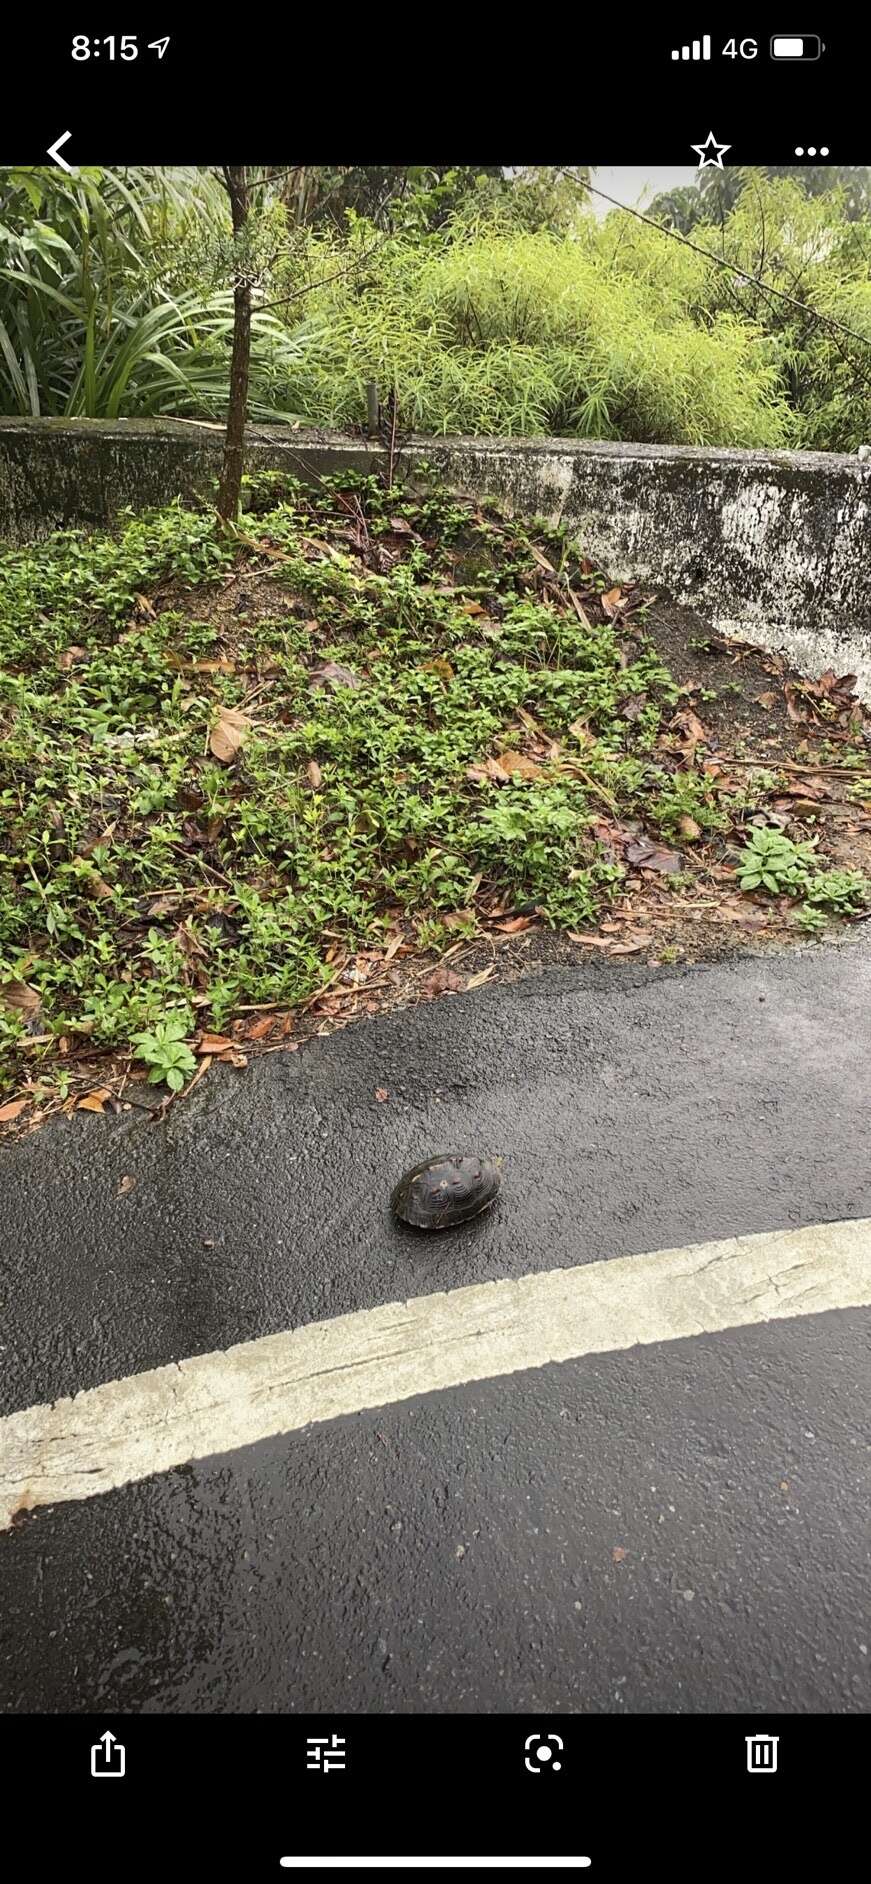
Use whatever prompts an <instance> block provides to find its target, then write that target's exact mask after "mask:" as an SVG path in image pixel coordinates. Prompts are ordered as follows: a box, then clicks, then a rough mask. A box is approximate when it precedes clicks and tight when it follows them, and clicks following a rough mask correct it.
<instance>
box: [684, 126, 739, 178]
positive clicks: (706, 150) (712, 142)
mask: <svg viewBox="0 0 871 1884" xmlns="http://www.w3.org/2000/svg"><path fill="white" fill-rule="evenodd" d="M690 149H691V150H695V151H698V154H699V164H698V167H699V169H700V170H706V169H707V167H708V165H709V164H711V165H713V166H714V167H715V168H716V169H717V170H722V168H723V158H724V157H725V155H726V152H727V150H731V149H732V146H731V144H718V143H717V140H716V138H715V136H714V133H713V131H709V132H708V135H707V137H706V138H705V141H704V144H691V145H690Z"/></svg>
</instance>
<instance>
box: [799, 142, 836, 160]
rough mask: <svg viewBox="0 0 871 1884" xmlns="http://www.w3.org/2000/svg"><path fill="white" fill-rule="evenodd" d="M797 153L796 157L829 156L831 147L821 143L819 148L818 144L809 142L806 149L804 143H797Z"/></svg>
mask: <svg viewBox="0 0 871 1884" xmlns="http://www.w3.org/2000/svg"><path fill="white" fill-rule="evenodd" d="M795 154H796V157H828V154H829V147H828V144H821V145H820V148H819V150H817V147H816V144H809V145H808V147H807V149H805V147H804V145H803V144H796V147H795Z"/></svg>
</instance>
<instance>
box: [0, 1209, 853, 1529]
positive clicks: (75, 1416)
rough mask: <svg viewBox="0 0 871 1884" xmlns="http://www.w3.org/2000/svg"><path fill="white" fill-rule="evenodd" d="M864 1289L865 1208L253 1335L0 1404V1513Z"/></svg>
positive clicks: (848, 1297)
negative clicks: (18, 1407) (53, 1394)
mask: <svg viewBox="0 0 871 1884" xmlns="http://www.w3.org/2000/svg"><path fill="white" fill-rule="evenodd" d="M860 1307H865V1308H867V1307H871V1218H858V1219H850V1220H848V1221H845V1222H841V1223H819V1224H811V1225H807V1226H806V1227H804V1228H803V1229H798V1230H777V1231H772V1232H766V1233H764V1234H762V1235H758V1236H741V1237H730V1238H728V1239H726V1240H725V1241H722V1242H716V1243H696V1244H690V1245H688V1246H687V1247H686V1248H684V1249H666V1250H656V1251H654V1252H653V1253H652V1254H649V1255H641V1256H620V1257H615V1258H613V1259H612V1260H610V1261H602V1262H592V1263H586V1264H583V1265H581V1266H579V1267H578V1268H574V1269H552V1270H547V1271H545V1272H544V1273H543V1274H540V1275H528V1276H520V1277H518V1278H514V1279H508V1280H504V1281H501V1282H485V1283H482V1284H477V1285H475V1286H473V1287H470V1288H464V1289H453V1290H452V1291H451V1292H450V1293H449V1294H446V1295H445V1294H443V1295H423V1296H417V1297H416V1298H414V1299H413V1300H412V1301H409V1302H386V1303H384V1304H383V1306H382V1307H380V1308H368V1309H362V1310H360V1312H359V1313H357V1314H353V1315H339V1316H337V1317H336V1319H335V1320H333V1321H321V1322H313V1323H310V1324H308V1325H307V1326H305V1327H302V1328H296V1329H292V1330H290V1331H289V1332H287V1333H285V1334H276V1335H265V1336H263V1337H262V1338H261V1339H260V1340H258V1341H246V1342H243V1343H241V1344H240V1345H239V1346H237V1347H232V1348H227V1349H226V1350H225V1351H220V1352H217V1353H214V1354H198V1355H194V1356H193V1357H192V1358H191V1359H190V1360H185V1361H181V1362H178V1363H174V1364H173V1365H171V1366H169V1367H156V1368H153V1369H152V1370H151V1371H150V1372H149V1373H146V1374H132V1375H130V1376H129V1377H128V1378H127V1379H126V1380H113V1381H109V1382H108V1383H107V1384H106V1385H105V1386H102V1387H94V1388H92V1389H91V1390H89V1391H88V1392H86V1393H79V1394H76V1395H75V1396H74V1397H73V1398H72V1399H69V1400H57V1401H56V1402H55V1403H54V1405H52V1406H33V1407H28V1408H27V1409H26V1410H25V1411H23V1412H20V1413H11V1414H9V1415H8V1416H7V1417H6V1418H5V1419H2V1420H0V1529H2V1528H5V1527H6V1526H8V1524H9V1523H10V1522H11V1520H12V1519H13V1517H14V1516H15V1515H16V1513H17V1512H20V1511H27V1510H31V1509H32V1508H33V1507H34V1506H36V1505H54V1504H58V1503H60V1502H62V1501H63V1500H66V1499H73V1498H92V1497H94V1496H95V1494H96V1493H98V1492H104V1491H109V1490H111V1489H112V1488H113V1487H114V1486H117V1485H126V1484H129V1483H131V1482H132V1481H133V1480H135V1479H143V1478H148V1477H150V1475H151V1474H152V1473H154V1472H166V1471H169V1470H170V1469H171V1468H172V1467H173V1466H178V1465H185V1464H187V1463H188V1461H190V1460H192V1459H204V1458H209V1457H210V1456H212V1455H214V1454H216V1453H224V1452H232V1451H234V1450H235V1449H236V1448H237V1447H239V1446H249V1445H251V1444H252V1443H253V1442H254V1441H256V1440H260V1439H268V1438H271V1437H273V1436H274V1435H276V1434H278V1433H289V1432H294V1431H296V1430H298V1429H299V1428H300V1427H303V1426H308V1425H310V1424H312V1423H315V1422H319V1421H323V1420H333V1419H338V1418H339V1417H340V1416H341V1415H343V1414H349V1413H359V1412H360V1411H362V1409H363V1408H365V1407H377V1406H389V1405H391V1404H392V1403H393V1402H394V1401H397V1400H407V1399H409V1398H411V1396H412V1395H415V1394H421V1393H435V1392H438V1391H439V1390H441V1389H444V1388H447V1387H456V1386H459V1385H461V1384H462V1383H464V1382H467V1381H474V1380H488V1379H495V1378H497V1377H498V1376H500V1375H503V1374H514V1373H518V1372H520V1371H521V1370H522V1369H525V1368H530V1367H544V1366H546V1365H547V1363H548V1362H551V1361H568V1360H575V1359H578V1358H580V1357H582V1356H583V1355H585V1354H602V1353H607V1352H609V1351H612V1352H613V1351H619V1350H621V1349H626V1348H634V1347H637V1346H646V1345H648V1344H649V1343H651V1342H659V1341H676V1340H681V1339H685V1338H686V1337H687V1336H690V1335H698V1334H714V1333H716V1332H718V1331H719V1330H722V1329H725V1328H741V1327H747V1326H750V1325H752V1324H754V1323H758V1322H768V1321H782V1320H785V1319H787V1318H789V1317H791V1316H795V1315H816V1314H821V1313H824V1312H825V1311H826V1310H829V1309H838V1308H860Z"/></svg>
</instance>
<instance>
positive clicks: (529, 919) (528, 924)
mask: <svg viewBox="0 0 871 1884" xmlns="http://www.w3.org/2000/svg"><path fill="white" fill-rule="evenodd" d="M534 922H535V917H534V916H512V917H511V920H510V922H494V924H493V927H494V929H498V930H499V934H500V935H519V934H520V931H521V929H531V928H532V927H533V924H534Z"/></svg>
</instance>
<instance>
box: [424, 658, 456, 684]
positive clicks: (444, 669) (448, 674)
mask: <svg viewBox="0 0 871 1884" xmlns="http://www.w3.org/2000/svg"><path fill="white" fill-rule="evenodd" d="M421 673H423V674H438V676H439V679H440V680H443V681H444V682H445V683H446V684H447V682H448V681H449V680H453V678H454V670H453V668H452V666H451V663H450V661H448V660H446V659H445V656H444V655H443V654H437V655H436V657H435V660H433V661H424V663H423V667H422V668H421Z"/></svg>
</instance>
